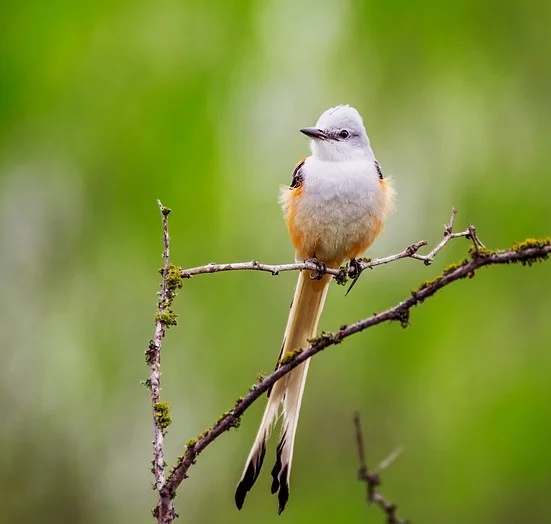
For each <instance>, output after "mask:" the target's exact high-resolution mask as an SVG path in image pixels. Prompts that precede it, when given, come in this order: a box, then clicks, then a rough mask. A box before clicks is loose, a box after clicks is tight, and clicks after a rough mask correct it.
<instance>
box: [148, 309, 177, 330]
mask: <svg viewBox="0 0 551 524" xmlns="http://www.w3.org/2000/svg"><path fill="white" fill-rule="evenodd" d="M154 318H155V322H160V323H161V324H164V326H165V327H167V328H169V327H171V326H175V325H177V324H178V315H176V313H174V311H172V310H171V309H165V310H164V311H162V312H161V311H157V312H156V313H155V317H154Z"/></svg>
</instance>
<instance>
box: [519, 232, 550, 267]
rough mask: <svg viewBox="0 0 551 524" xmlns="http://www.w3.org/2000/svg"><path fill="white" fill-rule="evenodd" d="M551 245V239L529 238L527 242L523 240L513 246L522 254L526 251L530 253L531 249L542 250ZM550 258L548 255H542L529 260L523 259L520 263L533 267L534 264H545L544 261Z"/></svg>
mask: <svg viewBox="0 0 551 524" xmlns="http://www.w3.org/2000/svg"><path fill="white" fill-rule="evenodd" d="M550 245H551V237H547V238H527V239H526V240H523V241H522V242H515V243H514V244H513V246H512V247H513V249H514V250H515V251H516V252H517V253H519V254H522V253H524V252H526V251H529V250H530V249H542V248H544V247H547V246H550ZM548 258H549V254H548V253H542V254H541V255H538V256H535V257H534V256H532V257H531V258H529V259H525V260H523V259H521V260H520V263H521V264H522V265H523V266H525V265H528V266H531V265H532V264H533V263H534V262H543V261H544V260H547V259H548Z"/></svg>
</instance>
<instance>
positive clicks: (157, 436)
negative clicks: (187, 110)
mask: <svg viewBox="0 0 551 524" xmlns="http://www.w3.org/2000/svg"><path fill="white" fill-rule="evenodd" d="M157 205H158V206H159V211H160V213H161V219H162V224H163V246H164V247H163V269H162V270H161V274H162V279H161V290H160V292H159V301H158V305H157V307H158V309H157V312H156V314H155V332H154V334H153V339H152V340H150V341H149V345H148V347H147V350H146V352H145V361H146V363H147V365H148V366H149V379H148V380H147V381H146V385H147V386H148V388H149V391H150V396H151V408H152V412H153V460H152V462H151V465H152V467H151V472H152V473H153V477H154V479H155V481H154V489H155V490H156V491H157V492H158V493H159V503H158V504H157V507H156V508H155V510H154V512H153V513H154V516H155V517H156V518H157V521H158V522H159V524H169V523H171V522H172V521H173V520H174V518H175V512H174V504H173V498H171V497H164V496H163V495H162V489H163V487H164V485H165V469H164V468H165V458H164V442H163V441H164V435H165V430H166V428H167V427H168V425H169V424H170V414H169V410H168V403H167V402H163V401H161V345H162V342H163V338H164V336H165V333H166V328H167V327H168V326H169V325H170V323H169V322H167V319H168V318H170V315H171V310H170V306H171V303H172V300H173V298H174V290H173V289H172V288H171V285H170V281H169V274H170V273H169V268H170V237H169V234H168V215H169V214H170V209H168V208H166V207H164V206H163V205H162V204H161V202H160V201H159V200H157Z"/></svg>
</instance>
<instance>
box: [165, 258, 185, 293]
mask: <svg viewBox="0 0 551 524" xmlns="http://www.w3.org/2000/svg"><path fill="white" fill-rule="evenodd" d="M182 285H183V283H182V269H181V268H179V267H178V266H176V265H175V264H170V265H169V266H168V268H167V270H166V287H167V290H168V291H170V292H171V293H173V294H174V295H175V294H176V291H177V290H178V289H182Z"/></svg>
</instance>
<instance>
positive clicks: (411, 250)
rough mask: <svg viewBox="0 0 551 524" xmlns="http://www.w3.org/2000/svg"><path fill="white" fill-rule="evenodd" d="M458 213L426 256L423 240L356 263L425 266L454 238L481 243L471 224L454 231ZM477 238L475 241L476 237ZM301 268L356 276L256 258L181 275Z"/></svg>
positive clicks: (344, 270)
mask: <svg viewBox="0 0 551 524" xmlns="http://www.w3.org/2000/svg"><path fill="white" fill-rule="evenodd" d="M456 214H457V211H456V210H455V209H452V215H451V218H450V220H449V222H448V223H447V224H446V226H445V228H444V238H443V239H442V240H441V241H440V242H439V243H438V244H437V245H436V246H435V247H434V248H433V250H432V251H430V252H429V253H427V254H426V255H422V254H420V253H419V250H420V249H421V248H422V247H424V246H426V245H427V241H426V240H420V241H419V242H416V243H415V244H411V245H410V246H408V247H406V248H405V249H404V250H403V251H400V252H399V253H396V254H394V255H389V256H387V257H384V258H375V259H373V260H371V259H365V260H364V259H360V260H358V261H357V262H356V264H357V266H358V269H359V271H360V272H362V271H364V270H365V269H373V268H374V267H377V266H382V265H384V264H389V263H391V262H395V261H396V260H400V259H402V258H413V259H414V260H420V261H422V262H423V263H424V264H425V265H427V266H428V265H430V264H432V262H433V261H434V257H435V256H436V255H437V254H438V252H439V251H440V250H441V249H442V248H443V247H444V246H445V245H446V244H447V243H448V242H449V241H450V240H452V239H454V238H472V239H473V242H474V243H475V245H478V246H482V247H483V245H482V243H481V242H480V241H479V240H478V237H476V233H474V235H473V232H474V227H473V226H469V228H467V229H466V230H465V231H461V232H459V233H453V231H452V229H453V224H454V221H455V216H456ZM475 239H476V240H475ZM301 270H311V271H316V272H320V273H321V274H323V273H326V274H328V275H333V276H334V277H336V278H337V281H343V280H344V279H345V277H346V276H349V277H351V278H354V277H356V270H355V269H352V270H351V269H350V268H348V269H347V268H342V267H341V268H320V266H319V265H318V264H316V263H315V262H314V261H305V262H297V263H295V264H262V263H260V262H257V261H256V260H252V261H250V262H235V263H231V264H216V263H214V262H211V263H209V264H206V265H204V266H197V267H192V268H188V269H182V270H181V273H180V276H181V277H182V278H191V277H193V276H196V275H206V274H210V273H220V272H224V271H264V272H267V273H271V274H272V275H279V273H283V272H285V271H301Z"/></svg>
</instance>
